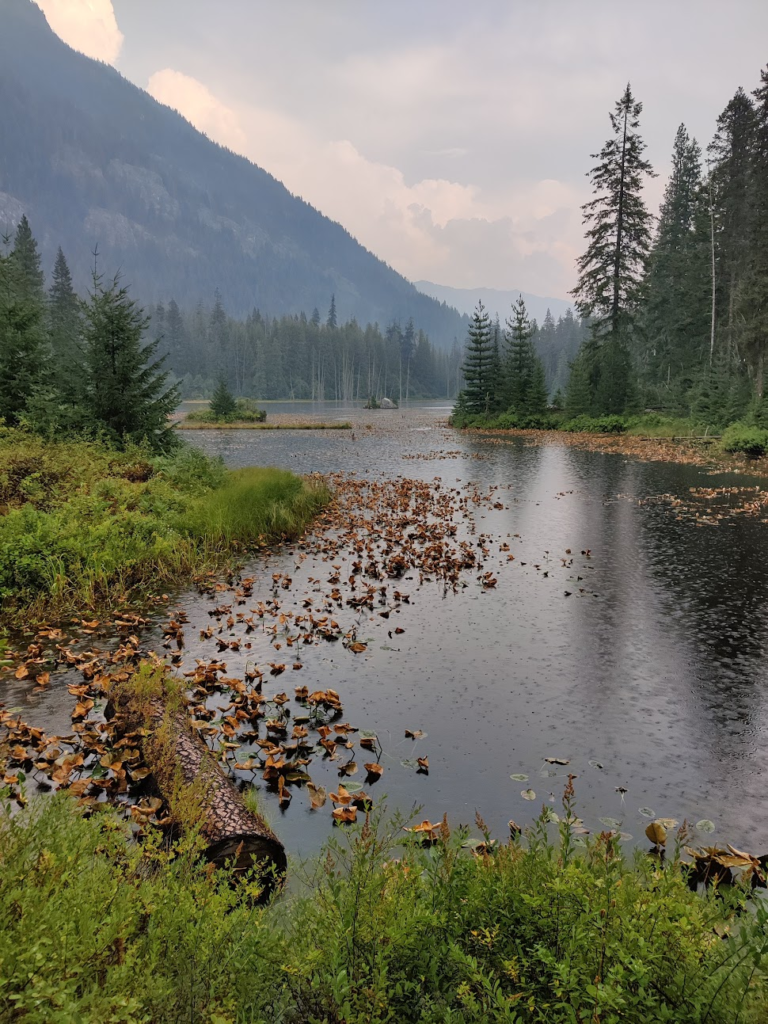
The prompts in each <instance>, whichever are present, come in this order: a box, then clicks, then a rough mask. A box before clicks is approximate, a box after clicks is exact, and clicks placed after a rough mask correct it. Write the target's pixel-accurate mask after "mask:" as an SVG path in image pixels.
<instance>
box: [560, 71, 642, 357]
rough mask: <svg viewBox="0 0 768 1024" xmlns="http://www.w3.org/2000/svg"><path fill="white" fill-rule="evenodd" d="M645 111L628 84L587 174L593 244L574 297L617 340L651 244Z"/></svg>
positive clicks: (586, 210) (629, 312) (600, 332)
mask: <svg viewBox="0 0 768 1024" xmlns="http://www.w3.org/2000/svg"><path fill="white" fill-rule="evenodd" d="M642 109H643V105H642V103H638V102H636V101H635V99H634V97H633V96H632V91H631V89H630V86H629V85H627V88H626V90H625V91H624V94H623V95H622V97H621V99H620V100H619V101H618V102H617V103H616V108H615V111H614V113H612V114H610V115H609V116H610V120H611V127H612V129H613V137H612V138H610V139H609V140H608V141H607V142H606V144H605V145H604V146H603V148H602V150H601V151H600V153H595V154H593V158H594V159H597V160H599V163H598V164H597V165H596V166H595V167H593V168H592V170H591V171H590V172H589V177H590V179H591V181H592V186H593V193H594V196H595V198H594V199H591V200H590V201H589V202H588V203H585V205H584V206H583V207H582V210H583V211H584V223H585V224H586V225H587V232H586V237H587V239H588V243H589V244H588V246H587V250H586V252H585V253H584V255H583V256H581V257H580V258H579V260H578V262H577V267H578V270H579V280H578V283H577V285H576V288H575V289H574V291H573V295H574V296H575V297H576V299H577V303H576V304H577V307H578V309H579V312H580V313H581V315H582V316H584V317H589V318H590V319H591V321H592V323H593V327H594V330H595V333H596V334H598V335H605V334H606V333H610V334H611V335H612V336H613V337H614V338H616V337H618V336H619V334H625V333H626V329H627V327H628V326H629V325H630V324H631V322H632V319H633V315H634V312H635V307H636V304H637V299H638V297H639V294H640V286H641V281H642V276H643V273H644V270H645V264H646V260H647V256H648V250H649V248H650V242H651V234H650V232H651V215H650V213H649V212H648V210H647V208H646V206H645V203H644V202H643V198H642V194H641V191H642V182H643V176H644V175H651V176H652V175H653V174H654V172H653V169H652V167H651V165H650V164H649V163H648V161H647V160H644V159H643V156H642V154H643V151H644V150H645V143H644V142H643V140H642V138H641V137H640V134H639V132H638V127H639V124H640V113H641V111H642Z"/></svg>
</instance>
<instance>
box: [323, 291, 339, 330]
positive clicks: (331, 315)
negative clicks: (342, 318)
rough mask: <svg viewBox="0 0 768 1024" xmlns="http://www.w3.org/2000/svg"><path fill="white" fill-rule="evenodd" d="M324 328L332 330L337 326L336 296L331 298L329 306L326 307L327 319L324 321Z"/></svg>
mask: <svg viewBox="0 0 768 1024" xmlns="http://www.w3.org/2000/svg"><path fill="white" fill-rule="evenodd" d="M325 326H326V327H330V328H331V329H332V330H335V328H336V327H337V326H338V320H337V318H336V296H335V295H332V296H331V305H330V306H329V307H328V317H327V318H326V321H325Z"/></svg>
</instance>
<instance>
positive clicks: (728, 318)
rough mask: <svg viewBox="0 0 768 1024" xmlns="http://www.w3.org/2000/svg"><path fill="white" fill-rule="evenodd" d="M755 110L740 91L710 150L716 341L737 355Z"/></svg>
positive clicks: (721, 119)
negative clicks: (738, 310)
mask: <svg viewBox="0 0 768 1024" xmlns="http://www.w3.org/2000/svg"><path fill="white" fill-rule="evenodd" d="M754 128H755V110H754V107H753V106H752V101H751V100H750V98H749V96H747V94H746V93H745V92H744V90H743V89H738V90H737V92H736V94H735V95H734V97H733V99H732V100H731V101H730V102H729V103H728V105H727V106H726V108H725V110H724V111H723V112H722V114H721V115H720V117H719V118H718V119H717V131H716V133H715V137H714V139H713V140H712V143H711V144H710V146H709V155H710V158H711V161H712V172H711V186H712V193H713V195H712V203H713V207H714V220H715V233H716V234H715V240H716V252H717V256H716V277H717V311H718V315H717V327H718V341H719V342H720V341H721V342H722V343H723V344H725V345H726V346H727V347H728V348H729V349H731V350H733V351H734V352H736V346H737V338H736V326H737V325H736V295H737V292H738V290H739V285H740V282H741V279H742V276H743V274H744V270H745V265H746V261H747V245H748V239H749V217H750V210H749V203H750V194H751V190H750V187H749V186H750V166H751V162H752V146H753V139H754Z"/></svg>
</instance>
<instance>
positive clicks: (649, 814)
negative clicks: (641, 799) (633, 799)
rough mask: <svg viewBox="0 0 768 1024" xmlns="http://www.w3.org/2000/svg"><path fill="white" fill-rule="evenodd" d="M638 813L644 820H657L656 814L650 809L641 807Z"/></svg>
mask: <svg viewBox="0 0 768 1024" xmlns="http://www.w3.org/2000/svg"><path fill="white" fill-rule="evenodd" d="M638 813H639V814H642V816H643V817H644V818H655V817H656V812H655V811H652V810H651V808H650V807H639V808H638Z"/></svg>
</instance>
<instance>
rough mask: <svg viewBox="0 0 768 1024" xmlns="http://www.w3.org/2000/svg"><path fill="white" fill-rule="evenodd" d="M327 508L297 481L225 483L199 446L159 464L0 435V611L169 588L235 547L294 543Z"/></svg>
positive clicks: (240, 478)
mask: <svg viewBox="0 0 768 1024" xmlns="http://www.w3.org/2000/svg"><path fill="white" fill-rule="evenodd" d="M326 500H327V491H326V490H325V489H324V488H323V487H322V486H321V485H319V484H312V485H310V484H307V483H305V482H304V481H302V480H301V479H300V478H299V477H296V476H293V475H292V474H291V473H286V472H282V471H279V470H269V469H263V470H258V469H257V470H247V469H246V470H239V471H237V472H236V473H228V472H227V471H226V470H225V468H224V466H223V464H222V462H221V461H220V460H215V459H209V458H207V457H206V456H205V455H203V453H202V452H200V451H199V450H196V449H193V448H191V447H189V448H188V447H184V446H181V447H180V448H178V449H177V450H176V451H174V453H173V454H172V455H165V456H160V457H157V456H153V455H151V454H150V453H148V452H147V451H146V450H144V449H142V448H131V447H128V448H127V449H126V450H125V451H120V452H117V451H114V450H113V449H111V448H109V447H108V446H106V445H103V444H99V443H96V442H92V441H87V442H77V441H63V442H57V441H45V440H42V439H41V438H39V437H35V436H33V435H29V434H26V433H24V432H22V431H18V430H5V429H0V601H1V602H2V603H3V605H4V611H6V612H10V611H13V610H14V609H15V610H17V611H18V610H21V609H23V608H29V607H30V606H32V605H35V606H36V610H37V611H38V612H42V611H43V609H46V610H49V609H51V608H58V610H59V611H61V610H62V609H63V608H64V607H66V606H69V605H72V606H81V605H86V606H89V607H90V606H92V605H94V604H96V603H101V602H106V603H110V602H112V601H114V600H119V599H121V598H122V597H123V596H124V595H126V594H127V593H128V592H129V591H130V590H131V589H132V588H135V587H137V588H148V587H152V588H157V587H158V586H168V585H170V584H171V583H173V582H178V581H180V580H181V579H183V578H185V577H187V578H188V577H189V575H190V574H191V573H192V572H193V571H195V570H197V569H202V568H203V567H206V566H207V567H213V566H215V565H219V564H221V563H222V562H223V561H224V560H226V558H227V557H228V556H229V555H231V553H232V551H233V545H235V544H236V545H237V547H238V549H239V550H242V548H243V547H244V546H248V545H249V544H254V545H255V544H259V543H262V542H263V541H264V540H266V539H271V538H278V537H283V536H293V535H295V534H296V533H298V532H300V531H301V530H302V529H303V528H304V527H305V526H306V525H307V523H308V522H309V520H310V518H311V516H312V515H314V514H315V512H316V511H317V510H318V509H319V508H320V506H321V505H322V504H323V502H324V501H326Z"/></svg>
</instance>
